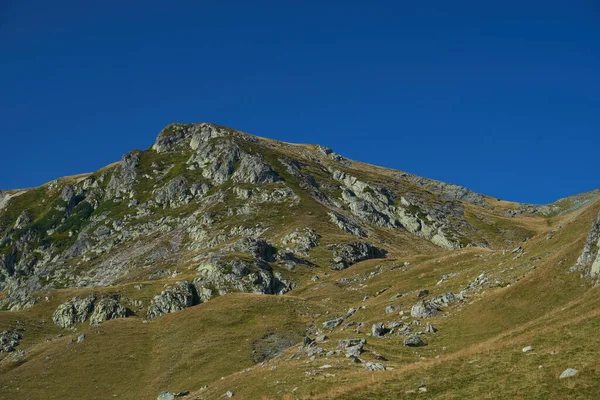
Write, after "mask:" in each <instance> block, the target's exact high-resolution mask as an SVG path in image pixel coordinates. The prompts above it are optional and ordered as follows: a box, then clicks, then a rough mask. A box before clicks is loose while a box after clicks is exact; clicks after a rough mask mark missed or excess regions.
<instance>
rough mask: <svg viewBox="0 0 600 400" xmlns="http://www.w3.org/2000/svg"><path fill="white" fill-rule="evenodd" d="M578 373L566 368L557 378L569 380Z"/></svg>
mask: <svg viewBox="0 0 600 400" xmlns="http://www.w3.org/2000/svg"><path fill="white" fill-rule="evenodd" d="M578 372H579V371H578V370H576V369H574V368H567V369H565V370H564V371H563V373H562V374H560V376H559V378H560V379H563V378H570V377H572V376H575V375H577V373H578Z"/></svg>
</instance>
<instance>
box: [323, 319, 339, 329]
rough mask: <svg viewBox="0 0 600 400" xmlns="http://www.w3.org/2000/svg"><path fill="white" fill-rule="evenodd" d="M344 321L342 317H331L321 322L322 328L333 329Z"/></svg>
mask: <svg viewBox="0 0 600 400" xmlns="http://www.w3.org/2000/svg"><path fill="white" fill-rule="evenodd" d="M342 322H344V319H343V318H336V319H331V320H329V321H325V322H323V328H327V329H334V328H337V327H338V326H340V325H341V324H342Z"/></svg>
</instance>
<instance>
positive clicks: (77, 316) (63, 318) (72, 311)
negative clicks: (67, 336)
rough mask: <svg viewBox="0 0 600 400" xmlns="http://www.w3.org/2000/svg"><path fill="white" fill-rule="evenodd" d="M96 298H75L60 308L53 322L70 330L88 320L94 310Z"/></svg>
mask: <svg viewBox="0 0 600 400" xmlns="http://www.w3.org/2000/svg"><path fill="white" fill-rule="evenodd" d="M95 300H96V297H95V296H87V297H83V298H81V297H74V298H72V299H71V300H69V301H67V302H66V303H63V304H61V305H60V306H58V308H57V309H56V311H54V314H53V315H52V321H54V323H55V324H56V325H58V326H60V327H63V328H70V327H72V326H73V325H75V324H77V323H80V322H84V321H86V320H87V319H88V317H89V315H90V314H91V312H92V310H93V309H94V301H95Z"/></svg>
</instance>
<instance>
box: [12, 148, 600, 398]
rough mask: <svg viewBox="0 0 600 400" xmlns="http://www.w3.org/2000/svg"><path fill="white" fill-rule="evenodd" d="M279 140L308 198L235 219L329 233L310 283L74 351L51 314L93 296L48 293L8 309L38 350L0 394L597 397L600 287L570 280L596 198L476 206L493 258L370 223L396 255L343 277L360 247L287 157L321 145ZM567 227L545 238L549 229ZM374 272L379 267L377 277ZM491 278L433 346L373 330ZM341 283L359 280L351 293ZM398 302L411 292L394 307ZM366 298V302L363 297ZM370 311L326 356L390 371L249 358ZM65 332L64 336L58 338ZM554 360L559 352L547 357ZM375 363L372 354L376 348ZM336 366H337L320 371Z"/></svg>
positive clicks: (33, 197) (272, 153)
mask: <svg viewBox="0 0 600 400" xmlns="http://www.w3.org/2000/svg"><path fill="white" fill-rule="evenodd" d="M271 145H272V147H273V149H271V150H267V151H264V152H263V155H264V156H265V158H266V159H267V160H268V161H269V162H270V164H271V165H274V166H275V167H276V169H277V172H278V173H279V174H280V175H281V176H282V177H284V179H285V180H286V184H288V185H289V186H290V187H291V188H292V189H293V190H294V191H295V192H296V193H297V194H298V195H299V196H300V197H301V202H300V205H299V206H297V207H296V208H284V207H287V206H273V207H271V208H270V209H269V210H266V214H261V216H260V218H258V219H256V220H252V219H245V218H244V219H240V220H239V221H237V220H233V221H227V222H225V223H224V225H227V224H229V225H230V226H234V225H236V224H242V223H243V224H245V225H246V226H253V224H254V223H258V222H263V221H264V220H267V221H268V224H269V226H270V227H271V229H270V230H269V231H267V233H266V234H265V236H266V237H267V239H269V240H272V241H274V242H276V241H277V240H278V239H279V238H281V237H283V236H284V235H285V234H286V233H289V232H291V231H292V230H293V229H295V228H296V227H305V226H311V227H313V228H315V229H316V230H317V231H318V232H319V233H320V234H321V235H322V238H321V245H320V246H319V247H318V248H317V249H314V250H313V251H311V253H310V257H309V260H310V261H311V262H313V263H314V264H315V265H316V266H317V267H316V268H314V269H309V268H305V267H301V268H299V269H298V270H297V271H294V272H293V276H294V279H296V280H297V281H298V282H299V283H300V286H299V288H298V289H296V290H294V291H293V292H291V293H289V294H288V295H285V296H281V297H273V296H258V295H248V294H230V295H226V296H222V297H218V298H216V299H214V300H211V301H210V302H208V303H206V304H203V305H200V306H197V307H192V308H190V309H188V310H185V311H182V312H178V313H174V314H169V315H167V316H164V317H161V318H158V319H157V320H155V321H153V322H150V323H142V322H141V319H140V318H128V319H123V320H115V321H108V322H106V323H104V324H102V325H101V326H100V327H89V326H88V325H87V324H81V325H80V326H78V327H77V332H85V333H86V335H87V338H86V340H85V341H84V342H83V343H79V344H67V341H68V340H69V338H70V337H72V335H69V332H68V331H65V330H62V329H60V328H58V327H56V326H54V325H53V324H52V322H51V320H50V318H51V315H52V312H53V311H54V310H55V309H56V307H57V306H58V304H60V303H62V302H64V301H65V300H66V299H68V298H70V297H72V296H74V295H76V294H86V293H89V292H90V291H91V289H78V290H73V289H62V290H56V291H52V292H49V293H45V294H44V296H47V297H48V300H47V301H43V302H40V303H38V304H37V305H36V306H35V307H34V308H33V309H30V310H25V311H19V312H10V313H9V312H0V330H3V329H5V328H7V327H9V326H11V325H14V323H15V321H16V320H19V321H21V322H23V324H24V326H25V331H24V333H23V336H24V339H23V341H22V343H21V345H20V347H19V348H21V349H25V350H26V354H25V355H24V356H18V355H16V354H15V353H13V354H11V355H9V356H4V355H0V384H1V385H2V388H1V389H0V398H14V399H42V398H43V399H47V398H60V399H70V398H73V399H75V398H77V399H78V398H90V399H106V398H113V397H115V398H124V399H138V398H139V399H151V398H155V397H156V395H157V393H158V392H159V391H161V390H172V391H179V390H192V391H194V390H197V389H199V388H200V387H202V386H203V385H208V386H209V388H208V389H207V390H204V391H198V392H195V393H193V394H192V396H191V398H196V397H197V398H220V397H221V396H222V395H223V393H225V392H226V391H227V390H233V391H234V392H235V393H236V397H239V398H252V399H254V398H273V399H275V398H285V397H287V398H296V397H297V398H341V399H346V398H347V399H355V398H398V397H403V396H409V397H410V396H415V395H406V394H405V392H406V391H407V390H414V389H416V388H417V387H418V385H419V384H421V383H426V384H427V385H428V392H427V394H423V395H420V396H426V397H433V398H459V397H461V398H465V397H466V398H471V397H476V398H479V397H480V398H499V397H504V398H519V397H521V398H525V397H526V398H566V397H569V398H577V397H578V396H579V397H581V398H593V394H594V393H597V391H598V389H599V388H600V385H599V384H598V383H597V382H598V377H599V376H598V374H599V372H600V371H599V368H600V366H599V365H598V363H597V361H596V356H595V355H596V351H595V349H597V348H598V345H599V344H600V343H599V342H600V339H598V338H597V334H596V333H597V329H598V327H599V325H600V314H599V313H598V312H597V311H595V310H597V309H598V307H596V305H597V303H598V302H599V301H600V300H597V298H598V296H597V291H598V289H590V287H589V285H588V283H587V282H585V281H582V280H581V279H580V278H579V277H578V276H577V275H576V274H571V275H567V274H565V271H566V270H567V269H568V268H569V267H570V266H571V265H573V263H574V261H575V259H576V258H577V256H578V255H579V253H580V251H581V248H582V247H583V240H584V239H585V237H586V235H587V232H588V230H589V227H590V220H591V218H592V217H593V216H595V215H596V214H597V213H598V211H599V209H600V203H599V204H592V205H588V206H586V208H580V209H576V210H575V211H572V212H571V213H570V214H566V215H561V216H554V217H552V218H545V217H536V216H524V215H521V216H518V217H515V218H509V217H505V216H504V211H505V210H507V209H510V208H514V207H515V205H514V204H513V203H508V202H497V203H494V204H493V205H492V206H491V207H488V208H482V207H479V206H474V205H466V206H465V208H466V216H467V221H468V222H469V223H470V224H471V225H472V226H474V227H475V228H476V232H475V234H474V237H475V238H477V237H480V238H483V239H485V240H486V241H487V242H488V243H490V245H492V247H493V249H480V248H465V249H461V250H458V251H450V252H448V251H441V250H440V249H439V248H436V247H435V246H433V245H431V244H430V243H429V242H426V241H424V240H421V239H417V238H415V237H413V236H411V235H408V234H407V233H405V232H402V231H396V230H387V229H378V228H374V229H373V230H372V232H370V235H371V236H370V238H369V241H372V242H373V243H378V244H381V243H383V244H385V245H383V247H386V249H387V250H389V255H388V258H387V259H383V260H371V261H365V262H362V263H359V264H357V265H354V266H352V267H351V268H349V269H347V270H345V271H341V272H332V271H331V270H329V269H328V268H327V262H328V260H329V258H330V257H331V254H330V252H328V251H327V250H326V249H325V248H326V245H327V244H328V243H339V242H344V241H351V240H356V238H355V237H352V236H350V235H346V234H343V233H341V232H340V231H339V230H337V228H334V227H332V225H330V224H329V223H327V222H326V221H327V219H328V217H327V216H326V211H327V210H326V209H325V208H324V207H322V206H321V205H320V204H318V203H317V202H316V201H314V200H313V199H312V198H311V197H310V196H309V195H308V194H307V193H306V192H305V191H303V190H301V189H300V188H299V186H298V182H297V181H296V180H295V179H294V178H293V177H291V176H289V175H287V174H286V172H285V170H284V169H283V168H281V167H279V164H278V163H277V161H276V158H277V154H284V155H287V156H289V157H290V158H293V157H296V156H297V155H298V151H312V150H311V149H312V147H311V146H298V147H296V148H292V147H290V146H289V145H285V144H281V143H277V142H271ZM151 161H157V160H156V159H151V158H148V159H147V160H144V163H143V164H144V166H146V167H148V165H150V163H151ZM158 161H161V160H158ZM165 162H166V161H165ZM355 168H356V171H355V175H356V176H358V177H359V178H361V179H366V180H369V181H372V182H381V183H386V182H387V183H389V179H390V178H391V177H392V175H393V174H395V173H392V172H390V171H389V170H385V169H381V168H378V167H374V166H369V165H366V164H360V163H357V164H356V165H355ZM311 173H312V174H313V175H315V176H317V178H319V174H321V175H322V176H321V178H323V179H325V176H326V175H325V174H324V173H323V172H322V171H321V172H319V171H318V170H314V171H311ZM169 177H171V175H169ZM165 181H166V178H165ZM399 185H400V186H399V187H400V188H402V189H403V190H411V188H410V187H408V186H406V187H405V186H402V185H406V183H402V184H399ZM139 189H140V190H141V189H147V188H144V187H140V188H139ZM44 190H45V189H44ZM42 195H44V194H43V193H41V191H40V190H38V189H32V191H29V192H27V193H26V194H24V195H22V196H20V199H19V203H16V204H19V205H20V206H23V207H26V206H27V204H29V203H32V204H38V200H39V196H42ZM52 195H53V196H57V195H58V193H52ZM231 201H233V199H231ZM21 203H23V204H21ZM228 204H229V200H228ZM569 204H570V203H569ZM23 207H13V208H12V209H11V210H10V212H11V214H10V215H9V218H6V220H5V221H4V222H5V224H6V225H8V224H10V223H12V221H13V220H14V219H16V217H17V216H18V214H19V213H20V209H21V208H23ZM27 207H28V206H27ZM42 209H43V207H40V210H39V213H38V210H37V209H34V210H33V211H34V213H33V214H34V218H40V217H41V215H42V212H43V210H42ZM267 217H268V218H267ZM251 218H256V217H251ZM0 222H1V221H0ZM559 226H561V228H560V229H558V231H557V232H556V233H555V235H554V237H553V238H552V239H550V240H547V239H546V233H547V232H548V231H550V230H552V229H554V228H557V227H559ZM525 239H527V241H526V242H523V240H525ZM519 245H522V246H523V248H524V249H525V254H524V255H523V257H521V258H518V259H514V257H515V256H514V254H512V253H510V252H505V251H503V249H509V250H510V249H512V248H514V247H516V246H519ZM405 261H408V262H410V265H409V266H408V267H404V266H403V264H404V262H405ZM378 267H379V269H378ZM375 271H381V273H379V274H377V275H375V276H373V277H370V278H367V277H368V274H369V273H372V272H375ZM482 271H488V273H489V277H490V280H491V281H492V282H493V283H494V284H493V285H492V287H490V288H488V289H486V290H485V291H484V292H480V293H471V294H470V295H469V297H468V299H467V301H465V302H463V303H460V304H458V305H454V306H451V308H450V314H449V315H446V314H442V315H440V316H438V317H436V318H433V319H431V321H432V323H433V324H434V325H435V326H436V327H438V328H439V329H440V332H438V333H437V334H435V335H427V337H426V342H427V343H428V346H427V347H424V348H421V349H418V350H415V349H410V348H406V347H404V346H403V345H402V338H401V337H398V336H391V337H389V338H386V339H374V338H371V337H369V336H368V333H369V332H370V327H371V325H372V324H373V323H376V322H381V321H393V320H399V316H397V315H394V314H385V312H384V309H385V307H386V306H387V305H395V306H399V307H400V309H401V310H404V311H409V310H410V307H411V306H412V305H413V304H414V303H415V302H416V293H414V291H415V290H418V289H429V290H430V291H431V292H432V294H431V295H430V296H434V295H437V294H441V293H445V292H449V291H452V292H458V291H460V290H461V289H463V288H464V287H466V286H467V285H468V283H469V282H470V281H471V280H472V279H473V278H475V277H476V276H478V275H479V274H480V273H481V272H482ZM284 272H285V273H286V274H288V272H286V271H284ZM454 272H459V275H458V276H456V277H454V278H452V279H449V280H448V281H447V282H445V283H443V284H441V285H436V283H437V282H438V281H439V280H440V278H441V277H442V275H444V274H447V273H454ZM188 275H189V276H188ZM193 275H194V272H193V270H190V271H183V272H182V274H181V275H180V276H178V277H177V279H175V280H178V279H182V278H186V277H193ZM314 275H318V276H319V277H320V279H319V280H318V281H316V282H312V281H311V280H310V278H311V277H312V276H314ZM341 278H348V280H349V282H350V283H344V282H343V281H340V279H341ZM127 279H128V280H129V279H135V280H136V281H144V279H143V275H141V274H140V275H139V276H138V275H135V273H134V274H132V275H130V276H129V277H127ZM124 281H125V280H124ZM173 281H174V280H169V279H164V280H156V281H144V284H145V285H146V286H144V288H143V289H142V290H141V291H138V290H137V289H134V288H133V282H128V283H127V284H125V285H122V286H115V287H109V288H96V289H93V292H109V293H120V294H122V295H123V296H126V297H133V298H136V299H142V300H144V301H145V302H146V304H147V302H148V300H149V299H150V298H151V297H152V295H153V294H155V293H158V292H160V290H161V289H162V287H163V285H164V284H165V283H170V282H173ZM496 281H497V282H498V283H497V284H496V283H495V282H496ZM382 291H383V292H382ZM378 293H381V294H379V295H377V294H378ZM397 293H401V294H403V296H401V297H399V298H398V299H395V300H394V301H391V300H390V298H391V296H392V295H394V294H397ZM364 296H369V297H370V298H369V300H367V301H365V302H363V301H362V299H363V297H364ZM363 305H364V306H365V309H361V310H359V311H358V312H357V313H356V314H355V315H354V316H353V317H352V318H350V319H349V321H353V320H354V321H357V322H365V323H366V327H365V328H363V330H362V332H361V333H360V334H356V333H351V332H348V331H343V330H336V331H334V332H331V333H328V335H329V336H330V340H329V342H328V343H326V344H325V345H324V347H326V348H327V349H328V350H329V349H333V348H335V345H336V344H337V340H339V339H346V338H348V337H356V336H360V337H365V338H367V340H368V344H367V349H368V350H374V351H377V352H378V353H381V354H383V355H384V356H385V357H386V358H387V361H384V364H385V365H386V366H388V367H391V368H393V370H389V371H384V372H367V371H365V370H364V368H363V367H361V366H360V365H357V364H353V363H351V362H350V361H348V360H347V359H346V358H344V357H340V356H336V357H333V358H330V359H327V360H325V359H320V358H317V359H316V360H314V361H310V360H307V359H306V358H301V359H296V360H290V361H286V360H282V359H279V360H275V361H271V362H268V363H265V364H264V365H258V366H255V364H256V358H255V353H254V354H253V350H256V349H257V348H261V346H262V345H264V343H268V341H265V340H262V339H264V338H265V337H269V335H270V334H272V333H274V332H278V333H281V334H282V335H283V339H287V340H288V341H293V340H296V341H298V342H299V341H300V338H301V336H302V335H303V334H304V332H305V328H306V327H307V326H309V325H311V324H313V323H314V324H315V325H316V326H321V323H322V322H323V321H325V320H327V319H330V318H332V317H335V316H338V315H342V314H343V313H344V312H345V311H346V310H347V309H348V308H349V307H357V306H363ZM140 315H144V312H143V311H142V312H141V313H140ZM60 334H66V335H67V336H64V337H57V336H58V335H60ZM73 335H75V333H73ZM283 339H282V340H283ZM530 344H531V345H533V346H534V347H535V349H536V350H535V351H534V352H533V353H528V354H523V353H522V352H521V350H520V349H521V348H522V347H523V346H526V345H530ZM292 351H293V349H290V350H288V354H291V352H292ZM552 351H555V352H556V354H555V355H551V354H550V352H552ZM47 355H49V359H48V360H46V356H47ZM437 356H439V358H436V357H437ZM364 358H365V359H366V360H369V361H373V360H375V358H374V356H373V354H371V353H369V352H367V353H365V355H364ZM324 364H330V365H332V367H331V368H329V369H325V370H324V369H320V368H319V367H321V366H322V365H324ZM539 365H542V368H539ZM273 366H275V367H276V368H275V369H272V367H273ZM567 367H574V368H577V369H580V370H581V372H580V374H579V375H578V376H577V377H576V378H572V379H570V380H560V381H559V380H558V379H557V376H558V375H559V374H560V372H562V370H564V369H565V368H567ZM507 371H509V372H510V374H507ZM222 377H225V378H224V379H221V378H222ZM296 388H297V389H296ZM294 389H295V390H294Z"/></svg>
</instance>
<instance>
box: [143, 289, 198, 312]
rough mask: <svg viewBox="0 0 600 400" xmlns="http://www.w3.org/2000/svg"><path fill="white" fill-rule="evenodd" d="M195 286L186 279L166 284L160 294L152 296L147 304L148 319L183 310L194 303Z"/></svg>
mask: <svg viewBox="0 0 600 400" xmlns="http://www.w3.org/2000/svg"><path fill="white" fill-rule="evenodd" d="M194 298H195V288H194V286H193V285H192V284H191V283H189V282H187V281H179V282H177V283H176V284H175V285H171V286H167V288H165V290H163V291H162V292H161V293H160V294H158V295H156V296H154V298H153V299H152V301H151V302H150V306H148V313H147V318H148V319H154V318H156V317H159V316H161V315H164V314H168V313H172V312H176V311H180V310H183V309H185V308H188V307H191V306H193V305H194Z"/></svg>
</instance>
